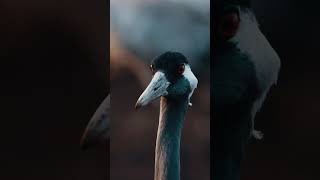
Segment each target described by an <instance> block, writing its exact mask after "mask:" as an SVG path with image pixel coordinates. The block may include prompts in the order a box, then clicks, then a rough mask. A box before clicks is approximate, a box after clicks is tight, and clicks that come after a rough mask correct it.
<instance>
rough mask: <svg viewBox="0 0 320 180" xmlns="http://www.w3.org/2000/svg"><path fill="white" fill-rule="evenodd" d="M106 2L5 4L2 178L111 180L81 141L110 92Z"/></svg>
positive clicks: (0, 67)
mask: <svg viewBox="0 0 320 180" xmlns="http://www.w3.org/2000/svg"><path fill="white" fill-rule="evenodd" d="M108 9H109V7H108V6H107V3H106V2H105V1H92V2H91V1H90V2H89V1H82V0H81V1H53V0H48V1H37V0H32V1H20V0H15V1H9V0H4V1H1V2H0V12H1V13H0V14H1V16H0V22H1V25H0V39H1V41H0V82H1V90H0V92H1V94H0V96H1V103H0V107H1V108H0V118H1V131H0V141H1V145H0V146H1V150H0V153H1V155H0V162H1V166H2V168H1V169H2V170H1V173H0V179H35V180H37V179H39V180H40V179H47V180H50V179H52V180H53V179H55V180H56V179H61V180H62V179H68V180H70V179H77V180H81V179H86V180H87V179H92V180H94V179H96V180H98V179H106V178H107V175H108V169H109V168H108V163H107V162H108V161H109V156H108V154H109V152H108V146H107V145H105V146H104V147H102V148H100V149H92V150H89V151H82V150H81V149H80V146H79V141H80V138H81V135H82V133H83V130H84V128H85V126H86V124H87V122H88V121H89V119H90V118H91V115H92V114H93V112H94V111H95V109H96V108H97V107H98V105H99V104H100V102H101V101H102V100H103V98H104V97H105V96H106V94H107V93H108V92H109V82H108V78H109V77H108V74H109V70H108V69H109V68H108V62H107V59H108V52H107V50H108V49H109V48H108V43H107V42H108V41H109V40H108V36H107V35H108V34H107V32H108V29H109V28H108V25H109V17H108Z"/></svg>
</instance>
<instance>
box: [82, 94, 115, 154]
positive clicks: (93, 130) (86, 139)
mask: <svg viewBox="0 0 320 180" xmlns="http://www.w3.org/2000/svg"><path fill="white" fill-rule="evenodd" d="M109 137H110V95H108V96H107V98H105V99H104V101H103V102H102V103H101V105H100V106H99V107H98V109H97V110H96V112H95V113H94V115H93V116H92V118H91V119H90V121H89V123H88V125H87V127H86V129H85V131H84V133H83V136H82V138H81V142H80V144H81V147H82V148H83V149H87V148H89V147H92V146H95V145H97V144H99V143H101V142H106V141H107V139H108V138H109Z"/></svg>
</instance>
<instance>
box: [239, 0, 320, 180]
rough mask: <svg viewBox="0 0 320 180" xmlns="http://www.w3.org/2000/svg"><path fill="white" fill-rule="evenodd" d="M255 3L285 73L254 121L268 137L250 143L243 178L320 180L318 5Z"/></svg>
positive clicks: (272, 0)
mask: <svg viewBox="0 0 320 180" xmlns="http://www.w3.org/2000/svg"><path fill="white" fill-rule="evenodd" d="M252 3H253V9H254V11H255V13H256V15H257V19H258V21H259V23H260V26H261V30H262V31H263V33H264V34H265V35H266V37H267V39H268V40H269V41H270V43H271V45H272V46H273V48H274V49H275V50H276V51H277V52H278V54H279V56H280V58H281V60H282V68H281V72H280V76H279V81H278V85H277V86H276V87H275V88H273V89H272V90H271V92H270V95H269V98H267V100H266V102H265V104H264V106H263V107H262V111H261V112H260V113H258V116H257V118H258V119H257V120H256V123H257V124H256V125H257V129H260V130H262V131H263V132H264V134H265V138H264V140H263V141H262V142H252V143H251V144H250V146H249V148H248V150H249V152H248V156H247V160H246V161H245V162H244V166H243V174H242V175H243V177H242V179H246V180H251V179H252V180H253V179H260V180H270V179H292V180H298V179H299V180H300V179H304V180H316V179H320V175H319V161H320V154H319V152H320V143H319V139H320V134H319V127H320V121H319V99H320V94H319V92H320V83H319V77H320V71H319V65H320V62H319V40H320V34H319V32H320V25H319V23H317V22H318V21H319V13H318V12H319V5H317V4H316V2H313V1H312V2H311V1H305V2H302V1H297V0H295V1H292V0H282V1H277V0H259V1H258V0H252Z"/></svg>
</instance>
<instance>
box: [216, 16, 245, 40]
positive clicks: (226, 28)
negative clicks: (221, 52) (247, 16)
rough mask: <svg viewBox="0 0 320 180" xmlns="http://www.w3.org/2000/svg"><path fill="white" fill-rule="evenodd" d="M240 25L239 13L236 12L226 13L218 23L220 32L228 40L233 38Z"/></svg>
mask: <svg viewBox="0 0 320 180" xmlns="http://www.w3.org/2000/svg"><path fill="white" fill-rule="evenodd" d="M239 25H240V18H239V14H238V13H236V12H230V13H227V14H224V15H223V16H222V17H221V19H220V23H219V25H218V29H219V33H220V34H221V35H222V37H223V39H225V40H228V39H230V38H232V37H233V36H234V35H235V34H236V33H237V31H238V28H239Z"/></svg>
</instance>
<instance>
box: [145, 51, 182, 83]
mask: <svg viewBox="0 0 320 180" xmlns="http://www.w3.org/2000/svg"><path fill="white" fill-rule="evenodd" d="M181 64H188V61H187V58H186V57H185V56H184V55H183V54H181V53H178V52H165V53H163V54H161V55H160V56H158V57H156V58H154V59H153V61H152V63H151V67H152V69H153V71H154V72H156V71H159V70H160V71H162V72H163V73H164V74H165V75H166V78H167V79H168V81H169V82H171V83H174V82H176V81H177V79H179V78H181V77H182V74H181V73H179V67H181Z"/></svg>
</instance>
